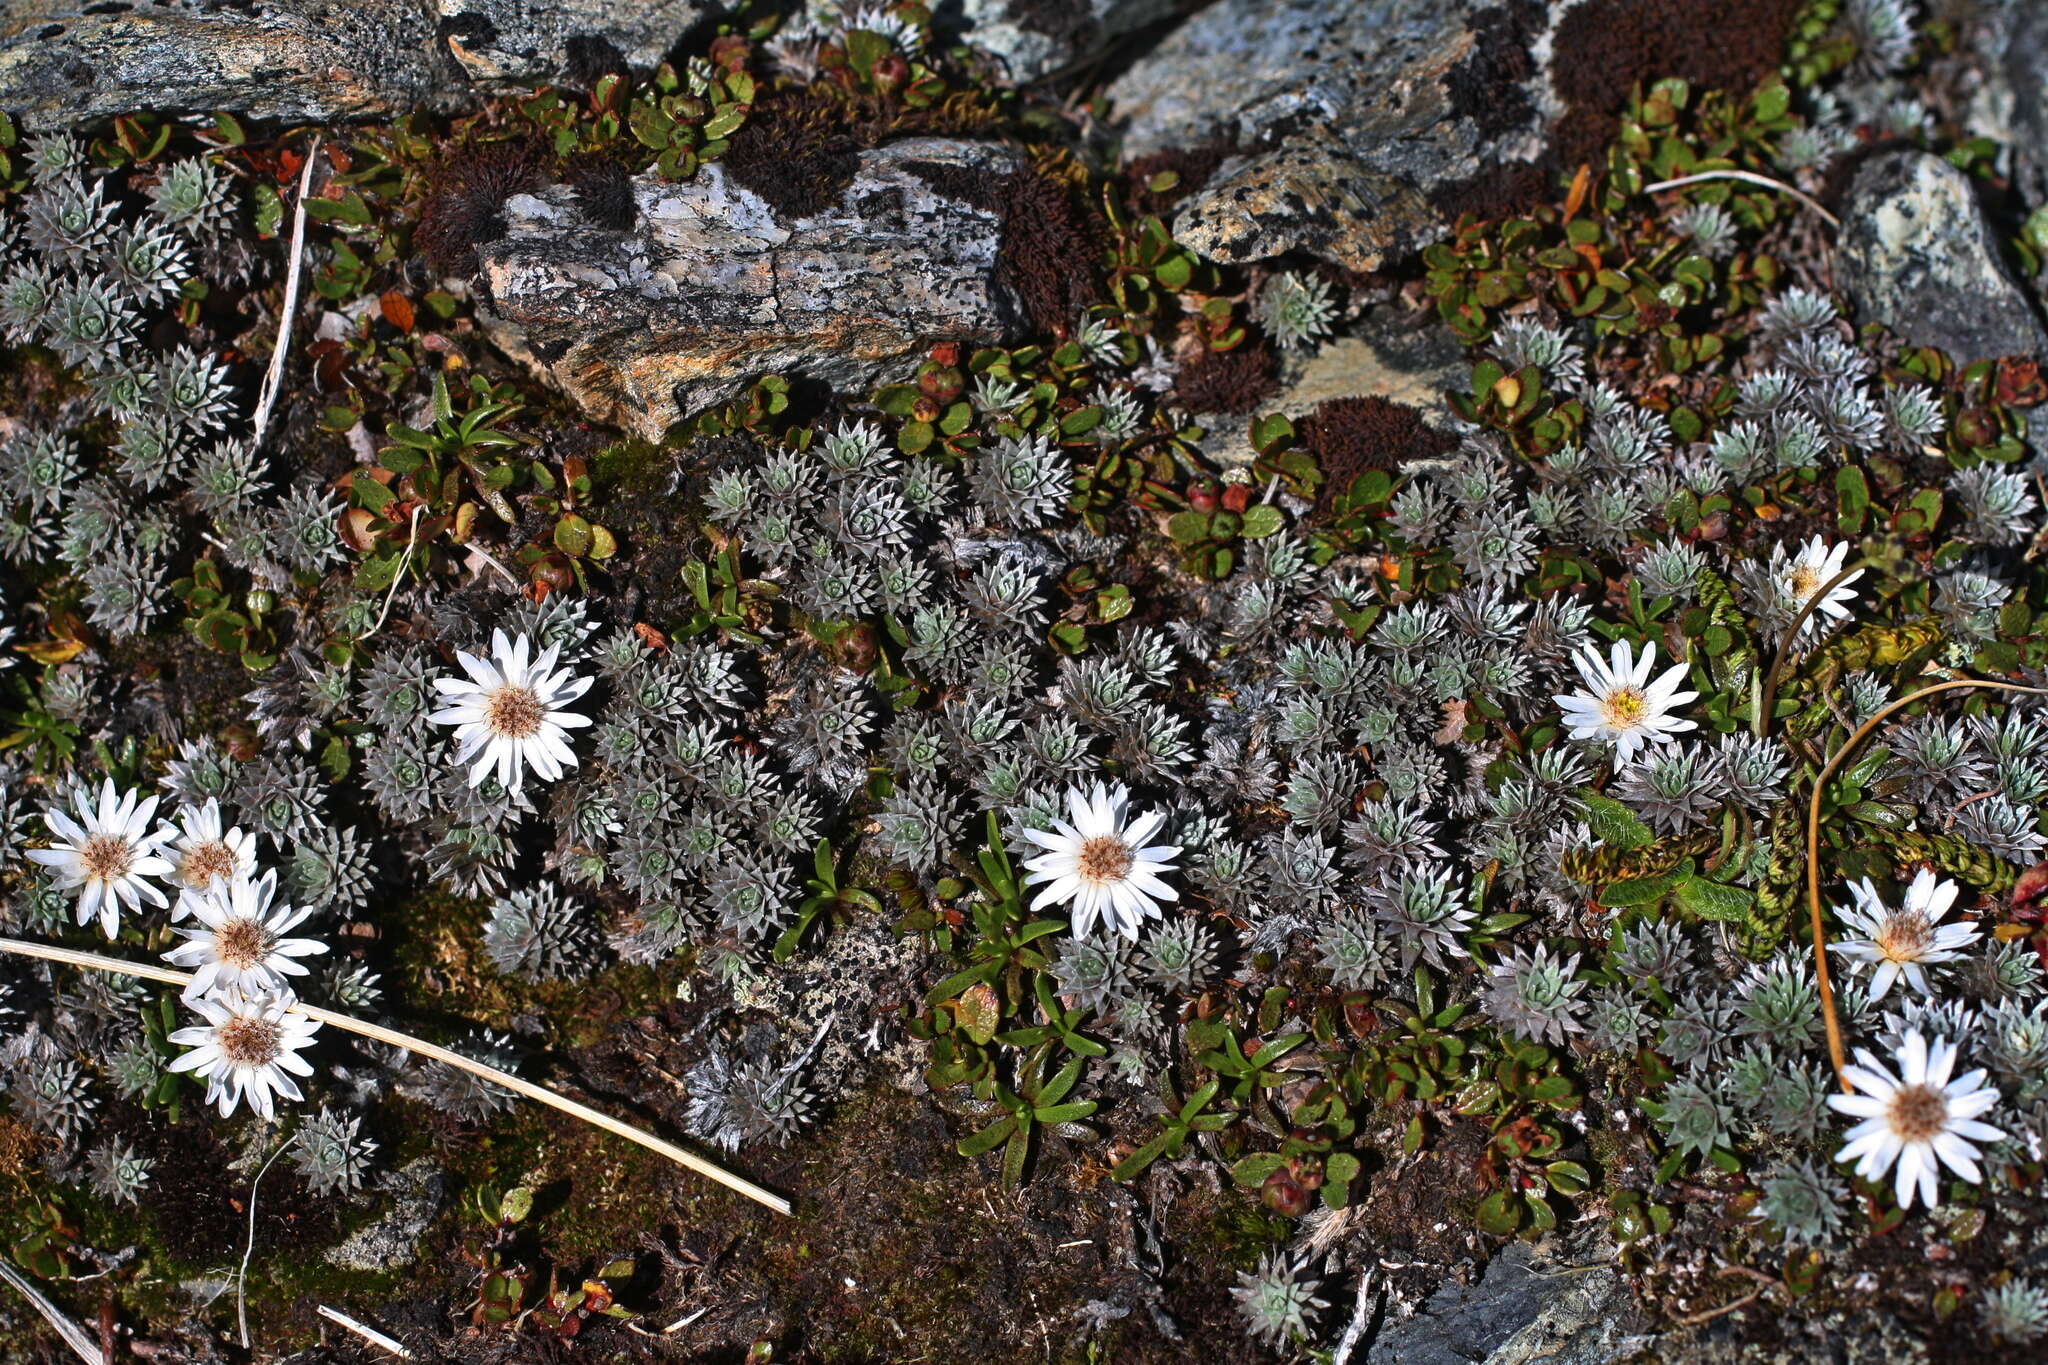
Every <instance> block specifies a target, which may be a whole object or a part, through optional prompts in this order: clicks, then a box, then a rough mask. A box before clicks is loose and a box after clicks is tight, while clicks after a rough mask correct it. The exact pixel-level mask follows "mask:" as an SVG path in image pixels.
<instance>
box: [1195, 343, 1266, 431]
mask: <svg viewBox="0 0 2048 1365" xmlns="http://www.w3.org/2000/svg"><path fill="white" fill-rule="evenodd" d="M1275 368H1276V366H1275V364H1274V357H1273V352H1272V351H1271V350H1270V349H1268V348H1267V346H1266V344H1265V343H1264V342H1262V341H1248V342H1246V343H1245V344H1244V345H1242V346H1238V347H1236V348H1234V349H1232V350H1228V351H1205V352H1203V353H1202V355H1201V356H1199V357H1198V358H1196V359H1195V360H1192V361H1190V362H1189V363H1188V364H1186V365H1184V366H1182V367H1181V372H1180V374H1179V376H1178V377H1177V378H1176V379H1175V380H1174V382H1173V391H1174V394H1175V396H1177V397H1178V398H1179V399H1180V402H1181V405H1182V406H1183V407H1185V408H1187V409H1188V410H1189V411H1191V412H1225V413H1242V412H1250V411H1251V410H1252V409H1253V408H1255V407H1257V406H1258V405H1259V404H1260V403H1261V402H1263V401H1264V400H1265V399H1266V397H1267V396H1268V395H1270V394H1271V393H1272V392H1273V390H1274V389H1276V388H1278V387H1279V380H1278V379H1277V378H1275V376H1274V370H1275Z"/></svg>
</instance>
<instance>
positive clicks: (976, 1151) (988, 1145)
mask: <svg viewBox="0 0 2048 1365" xmlns="http://www.w3.org/2000/svg"><path fill="white" fill-rule="evenodd" d="M1016 1130H1017V1120H1016V1119H1014V1118H1009V1117H1004V1118H1000V1119H997V1120H996V1121H995V1122H994V1123H991V1124H990V1125H989V1126H988V1127H986V1128H984V1129H982V1130H981V1131H980V1132H978V1133H975V1134H972V1135H971V1136H968V1137H964V1138H961V1139H960V1155H962V1156H969V1157H972V1156H983V1155H985V1154H987V1153H989V1152H993V1151H994V1150H995V1149H996V1148H998V1147H1000V1146H1002V1145H1003V1143H1004V1142H1006V1141H1008V1140H1009V1137H1010V1134H1012V1133H1014V1132H1015V1131H1016Z"/></svg>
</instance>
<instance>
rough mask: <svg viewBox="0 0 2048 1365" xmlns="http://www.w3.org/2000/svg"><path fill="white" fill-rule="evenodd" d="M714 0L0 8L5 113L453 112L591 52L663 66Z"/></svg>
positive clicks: (88, 116) (68, 122)
mask: <svg viewBox="0 0 2048 1365" xmlns="http://www.w3.org/2000/svg"><path fill="white" fill-rule="evenodd" d="M712 8H713V6H712V4H711V0H265V3H263V4H260V5H248V6H239V5H228V4H222V3H220V0H154V3H149V4H129V5H108V6H85V5H79V4H75V3H72V4H64V3H58V0H0V108H5V109H8V110H10V111H11V112H13V113H14V115H15V116H16V118H17V119H18V120H19V121H20V122H21V124H22V126H23V127H24V128H26V129H28V130H29V131H31V132H41V131H46V130H52V129H71V128H79V127H83V126H85V125H87V124H90V123H92V122H95V121H98V120H104V119H108V118H111V117H113V116H114V115H117V114H126V113H131V112H135V111H138V110H154V111H158V112H163V113H180V114H190V113H208V112H211V111H214V110H227V111H229V112H231V113H235V114H241V115H245V116H248V117H252V118H262V119H281V120H287V121H313V122H319V121H326V120H330V119H354V118H375V117H385V116H389V115H392V114H397V113H404V112H407V111H409V110H413V109H451V108H456V107H460V106H462V105H464V104H465V103H467V102H469V101H470V100H472V99H473V98H474V96H475V94H476V92H477V91H478V89H479V88H480V87H481V88H486V89H499V88H507V87H513V86H519V85H524V84H535V83H543V82H548V81H556V80H559V79H561V78H562V77H563V76H565V75H567V74H568V73H569V72H570V71H571V70H572V68H573V67H574V66H575V65H576V64H577V63H576V61H575V60H574V59H577V58H580V59H581V61H582V62H583V63H584V64H588V63H590V62H591V61H593V60H595V61H597V62H598V63H599V65H604V64H609V63H610V62H612V61H614V60H616V59H618V58H623V59H624V60H625V61H626V62H627V63H629V64H632V65H635V66H652V65H653V64H655V63H657V62H659V61H660V60H661V59H662V58H663V56H665V55H666V53H667V52H668V49H669V48H670V47H671V46H672V45H673V44H674V43H675V42H676V41H677V40H678V39H680V38H681V37H682V36H683V35H684V34H685V33H686V32H688V30H689V29H690V27H691V26H692V25H693V24H695V23H696V22H697V21H699V20H700V19H702V18H703V17H704V16H705V15H706V14H707V13H709V12H710V11H711V10H712Z"/></svg>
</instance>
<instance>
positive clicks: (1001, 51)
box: [932, 0, 1179, 83]
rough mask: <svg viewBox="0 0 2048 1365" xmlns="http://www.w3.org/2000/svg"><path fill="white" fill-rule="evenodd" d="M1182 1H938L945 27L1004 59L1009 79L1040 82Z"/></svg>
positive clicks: (1167, 12) (1162, 15) (1166, 13)
mask: <svg viewBox="0 0 2048 1365" xmlns="http://www.w3.org/2000/svg"><path fill="white" fill-rule="evenodd" d="M1178 7H1179V0H959V3H957V4H954V5H933V6H932V8H933V9H934V10H936V11H937V12H938V21H939V24H940V26H941V28H942V29H945V30H948V31H954V32H958V33H959V34H960V35H961V36H962V37H964V38H965V39H966V40H967V41H968V42H970V43H972V44H974V46H976V47H978V48H980V49H981V50H982V51H984V52H987V53H991V54H993V55H994V56H996V57H1000V58H1001V59H1002V62H1003V67H1004V69H1005V70H1007V71H1008V72H1009V75H1010V79H1012V80H1014V81H1018V82H1020V83H1021V82H1027V81H1035V80H1037V79H1039V78H1040V77H1042V76H1049V75H1051V74H1052V73H1053V72H1055V71H1058V70H1060V69H1061V68H1063V67H1067V66H1071V65H1073V64H1074V63H1075V62H1077V61H1079V60H1081V59H1082V58H1085V57H1088V56H1092V55H1093V54H1095V53H1097V52H1100V51H1101V50H1102V49H1103V48H1105V47H1106V46H1107V45H1108V44H1109V42H1110V41H1111V40H1112V39H1115V38H1117V37H1119V36H1121V35H1123V34H1126V33H1130V32H1133V31H1135V30H1137V29H1140V28H1143V27H1144V26H1145V25H1147V24H1151V23H1156V22H1158V21H1159V20H1161V19H1165V18H1167V17H1169V16H1171V15H1172V14H1173V12H1174V11H1175V9H1176V8H1178Z"/></svg>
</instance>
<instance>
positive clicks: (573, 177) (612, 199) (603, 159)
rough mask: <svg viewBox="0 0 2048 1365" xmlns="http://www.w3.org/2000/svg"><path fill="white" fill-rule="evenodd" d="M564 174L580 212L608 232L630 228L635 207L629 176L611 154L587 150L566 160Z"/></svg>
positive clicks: (630, 175) (631, 178)
mask: <svg viewBox="0 0 2048 1365" xmlns="http://www.w3.org/2000/svg"><path fill="white" fill-rule="evenodd" d="M565 178H566V179H567V180H568V182H569V188H570V189H571V190H572V191H573V192H574V193H575V195H576V207H577V208H579V209H580V210H582V212H583V216H584V217H585V218H587V219H589V220H590V221H591V222H592V223H594V224H596V225H597V226H598V227H601V228H604V229H605V230H606V231H608V232H628V231H631V230H632V227H633V220H634V218H635V217H636V216H637V209H636V206H635V205H634V203H633V176H632V173H631V172H629V171H628V170H627V169H626V168H625V167H624V166H622V165H620V164H619V163H618V162H617V161H615V160H614V159H612V158H611V157H608V156H604V155H601V154H597V153H590V154H587V155H584V156H580V157H577V158H576V159H575V160H574V161H571V162H570V163H569V169H568V171H567V172H566V176H565Z"/></svg>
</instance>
